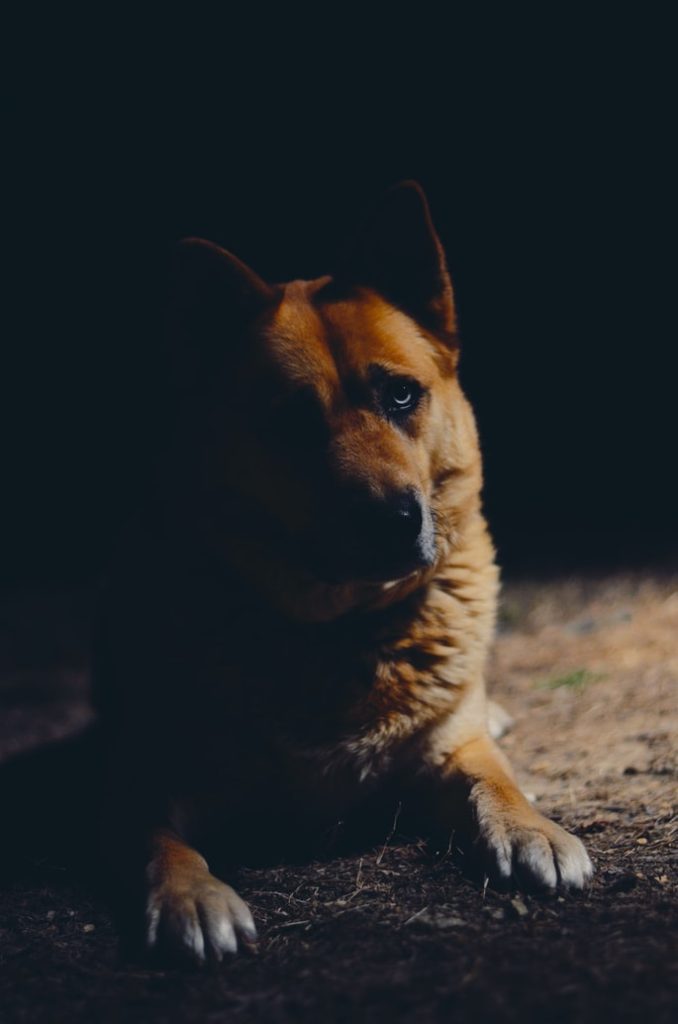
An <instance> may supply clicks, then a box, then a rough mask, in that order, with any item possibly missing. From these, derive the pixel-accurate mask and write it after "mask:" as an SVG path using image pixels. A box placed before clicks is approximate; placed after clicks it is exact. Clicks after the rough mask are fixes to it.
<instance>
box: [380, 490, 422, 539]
mask: <svg viewBox="0 0 678 1024" xmlns="http://www.w3.org/2000/svg"><path fill="white" fill-rule="evenodd" d="M382 516H383V528H384V530H385V531H386V532H387V534H388V536H389V538H390V539H391V540H392V541H393V542H394V543H396V544H413V543H414V541H416V539H417V537H418V536H419V534H420V533H421V523H422V515H421V505H420V503H419V499H418V498H417V496H416V495H415V494H413V493H412V492H411V491H405V492H404V493H402V494H399V495H397V497H395V498H392V499H390V500H388V501H386V502H385V503H384V510H383V513H382Z"/></svg>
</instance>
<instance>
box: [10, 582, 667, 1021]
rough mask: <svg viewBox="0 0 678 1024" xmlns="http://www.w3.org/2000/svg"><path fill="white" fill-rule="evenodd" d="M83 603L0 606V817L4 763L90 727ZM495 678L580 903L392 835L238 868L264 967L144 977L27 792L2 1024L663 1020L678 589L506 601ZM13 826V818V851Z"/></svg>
mask: <svg viewBox="0 0 678 1024" xmlns="http://www.w3.org/2000/svg"><path fill="white" fill-rule="evenodd" d="M88 604H89V598H88V595H86V594H70V595H63V594H42V595H36V594H35V593H25V594H23V595H22V594H16V593H15V594H11V595H6V596H5V598H4V599H3V600H2V602H0V710H1V711H2V714H1V716H0V754H2V755H3V757H4V760H5V762H6V765H5V767H4V768H0V789H2V784H3V779H4V782H5V786H4V792H5V794H8V793H9V795H8V796H7V800H8V801H9V803H11V798H12V794H11V793H10V792H9V790H11V787H12V780H13V779H14V778H15V777H14V776H13V775H12V771H13V763H14V762H13V761H12V758H13V757H14V755H16V754H18V753H20V752H21V751H25V750H27V749H29V748H36V747H38V746H40V745H41V744H44V743H45V742H46V741H48V740H51V739H56V738H60V737H63V736H69V735H71V734H73V733H74V732H77V731H78V730H79V729H81V728H82V727H83V726H84V725H86V724H87V722H88V721H89V718H90V712H89V709H88V706H87V696H86V685H87V684H86V676H87V673H86V658H85V656H84V654H83V651H84V649H85V646H84V637H85V636H86V621H87V607H88ZM490 680H491V690H492V693H493V695H494V696H495V697H496V698H498V699H499V700H500V702H501V703H502V704H503V705H504V707H505V708H506V709H508V710H509V711H510V713H511V714H512V715H513V716H514V718H515V725H514V727H513V729H512V731H511V732H510V733H509V734H508V735H507V736H505V737H504V739H503V740H502V744H503V746H504V748H505V749H506V751H507V752H508V753H509V755H510V757H511V760H512V761H513V764H514V765H515V767H516V770H517V773H518V776H519V778H520V781H521V783H522V785H523V787H524V789H525V791H526V792H528V793H530V794H533V795H534V798H535V799H536V802H537V806H538V807H539V808H540V809H541V810H543V811H544V812H545V813H547V814H549V815H551V816H553V817H555V818H556V819H557V820H559V821H560V822H562V823H563V824H564V825H565V826H567V827H568V828H570V829H572V830H573V831H574V832H576V833H577V834H578V835H580V836H582V838H584V840H585V842H586V843H587V845H588V848H589V851H590V853H591V855H592V857H593V859H594V861H595V864H596V869H597V870H596V875H595V878H594V880H593V883H592V884H591V886H590V888H589V889H588V890H587V891H586V892H585V893H584V894H583V895H579V896H574V895H562V896H552V897H546V896H541V897H535V896H526V895H519V894H516V893H513V892H508V893H496V892H493V891H492V890H490V889H484V887H483V885H482V881H477V880H476V881H473V880H470V879H469V878H468V876H467V875H465V874H464V873H463V868H464V864H463V860H462V858H461V857H460V855H459V854H458V852H457V851H456V850H455V849H454V845H453V844H452V846H451V848H450V849H449V850H444V851H431V850H429V849H427V848H426V847H425V846H424V844H423V843H420V842H416V841H415V842H411V841H410V842H407V841H406V840H405V839H404V838H403V837H400V836H399V835H398V833H397V832H396V833H395V834H394V835H393V836H390V837H389V836H384V840H383V842H382V843H381V844H380V845H379V846H378V847H376V848H374V849H368V850H365V851H363V852H362V853H361V854H359V855H356V856H351V857H340V858H337V859H335V860H329V861H325V862H322V863H311V864H304V865H295V866H281V867H276V868H269V869H265V870H263V869H262V870H259V869H257V870H244V871H242V872H241V874H240V877H239V879H238V885H239V888H240V891H241V893H242V894H243V896H244V897H245V898H246V899H247V900H248V901H249V903H250V905H251V906H252V909H253V911H254V913H255V916H256V918H257V921H258V924H259V927H260V932H261V937H262V942H261V951H260V954H259V955H258V956H257V957H243V958H239V959H236V960H233V961H231V962H230V963H228V964H225V965H223V966H222V968H221V969H219V970H218V971H215V972H207V971H205V972H197V973H192V972H189V971H183V970H162V971H157V970H151V969H150V968H148V967H147V966H145V965H143V964H140V963H138V962H134V961H131V960H129V959H126V958H125V956H124V955H123V954H122V953H121V952H120V949H119V943H118V939H117V934H116V929H115V927H114V925H113V923H112V918H111V913H110V910H109V908H108V906H107V903H106V901H105V899H104V898H103V897H101V896H100V895H98V894H97V890H96V887H95V886H92V884H91V879H89V880H88V879H86V878H85V877H84V876H83V875H79V874H78V871H77V870H74V869H72V868H71V869H70V870H67V867H66V862H65V859H64V858H62V859H60V855H59V854H58V853H54V852H52V851H51V844H50V842H49V839H50V838H51V836H48V835H47V834H46V833H47V832H51V831H59V829H61V831H67V830H68V826H67V825H66V824H65V818H64V817H62V816H61V812H60V810H59V809H58V808H57V812H56V813H55V814H54V820H55V821H56V822H57V825H56V826H54V825H47V824H45V823H44V822H46V821H47V818H45V819H43V818H41V817H40V813H38V812H37V810H36V811H35V813H33V812H32V810H31V809H32V808H33V806H34V805H32V804H31V799H32V798H31V797H29V796H27V794H28V793H29V792H30V791H29V790H28V789H26V790H22V791H21V803H22V806H23V810H24V813H25V812H26V806H27V805H28V806H29V810H30V813H29V817H30V818H31V824H32V825H33V826H35V828H34V832H35V838H34V839H33V848H32V849H31V850H30V851H29V853H28V855H26V854H25V853H24V854H22V855H21V858H20V859H19V860H20V863H19V867H20V870H18V871H17V870H16V862H15V861H12V871H11V872H9V871H7V872H6V873H5V875H6V877H5V879H4V883H3V885H2V891H1V892H0V908H1V911H2V913H1V918H0V1019H2V1020H3V1021H8V1022H9V1021H20V1020H21V1021H23V1020H31V1021H37V1020H44V1021H72V1020H85V1019H87V1020H90V1019H92V1020H97V1021H117V1020H122V1019H125V1020H129V1019H135V1018H138V1019H140V1020H144V1021H153V1022H155V1021H179V1020H205V1021H210V1022H212V1021H214V1022H218V1021H230V1020H233V1021H252V1022H259V1021H261V1022H264V1021H265V1022H290V1021H295V1022H296V1021H299V1022H306V1021H308V1022H313V1024H320V1022H325V1021H368V1020H370V1021H382V1020H383V1021H389V1022H398V1021H417V1022H418V1021H422V1022H424V1021H438V1020H441V1021H443V1020H444V1021H456V1020H460V1021H467V1020H474V1021H483V1020H497V1021H519V1020H520V1021H525V1020H540V1021H545V1022H549V1024H550V1022H552V1021H578V1022H579V1021H593V1020H595V1021H601V1020H602V1021H606V1020H610V1021H612V1020H614V1021H635V1020H640V1019H643V1018H647V1020H648V1021H650V1020H651V1021H652V1022H653V1024H654V1022H658V1021H665V1020H666V1021H668V1020H669V1019H673V1020H675V1019H678V872H677V866H678V865H677V860H678V858H677V855H676V850H677V841H678V817H676V809H675V802H676V795H677V786H676V772H677V751H678V577H669V576H659V575H657V574H654V575H652V576H650V575H643V574H637V575H633V576H631V575H625V576H617V577H608V578H605V579H597V580H594V579H584V578H573V579H570V580H561V581H555V582H553V581H552V582H548V583H544V582H541V583H539V582H533V583H526V582H525V583H515V584H512V585H510V586H508V587H507V588H506V591H505V595H504V601H503V612H502V621H501V628H500V635H499V638H498V642H497V645H496V650H495V653H494V655H493V658H492V663H491V666H490ZM85 774H86V773H85V771H84V769H82V767H80V768H77V769H76V770H75V772H74V774H72V775H71V776H70V778H71V779H73V778H74V777H77V778H78V779H80V778H81V776H83V775H85ZM41 778H42V776H41ZM7 780H9V782H8V781H7ZM69 792H70V790H69ZM14 795H15V796H16V793H15V794H14ZM62 795H63V794H62ZM57 803H58V801H57ZM36 806H37V805H36ZM52 810H53V811H54V808H52ZM90 810H91V808H90ZM3 818H4V820H5V822H6V823H8V818H7V815H6V814H4V813H3ZM59 823H60V824H59ZM80 824H82V822H80ZM11 831H12V828H11V819H10V824H9V827H8V829H7V831H6V833H5V840H4V842H9V840H10V839H11V838H12V837H11V836H10V832H11ZM61 838H63V836H62V837H61ZM62 860H63V862H62Z"/></svg>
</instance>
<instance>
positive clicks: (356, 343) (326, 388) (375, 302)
mask: <svg viewBox="0 0 678 1024" xmlns="http://www.w3.org/2000/svg"><path fill="white" fill-rule="evenodd" d="M327 280H328V279H327V278H323V279H319V280H317V281H293V282H291V283H290V284H287V285H285V286H284V292H283V297H282V300H281V302H280V303H279V305H278V306H277V308H276V310H275V312H274V314H273V316H272V318H271V320H270V322H269V323H268V324H267V325H266V328H265V331H264V337H265V341H266V347H267V349H268V351H269V352H270V354H271V355H272V357H273V358H274V360H275V362H276V363H277V364H278V366H280V367H281V368H282V369H283V371H284V373H285V375H286V376H287V377H288V378H289V379H290V380H291V381H293V382H295V383H298V384H310V385H312V386H314V387H316V389H320V390H321V391H322V392H325V393H327V394H328V397H329V394H330V393H331V392H333V391H334V390H335V388H337V387H339V386H340V383H341V380H342V379H346V378H347V377H350V376H358V377H362V376H364V375H365V373H366V372H367V370H368V367H370V366H372V365H374V364H378V365H381V366H383V367H384V368H385V369H387V370H389V371H391V372H392V373H400V374H405V375H409V376H414V377H416V378H417V379H418V380H419V381H420V382H421V383H422V384H423V385H424V386H429V385H431V384H432V383H433V382H434V381H435V379H436V377H438V376H439V369H438V364H437V362H436V358H435V351H434V349H433V347H432V344H431V341H430V340H429V339H428V338H427V337H426V336H425V334H424V333H423V332H422V331H420V330H419V328H418V327H417V325H416V324H415V322H414V321H413V320H411V319H410V318H409V317H408V316H406V315H405V314H404V313H402V312H400V310H398V309H396V308H395V307H394V306H392V305H390V303H388V302H387V301H386V300H385V299H382V298H381V297H380V296H379V295H377V294H376V293H375V292H372V291H369V290H367V289H362V290H360V291H357V292H355V293H354V294H352V295H351V297H350V298H344V299H341V300H339V301H337V300H335V299H333V300H330V301H327V300H326V299H324V298H323V293H324V288H323V285H325V284H326V283H327Z"/></svg>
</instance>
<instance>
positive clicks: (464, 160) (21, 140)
mask: <svg viewBox="0 0 678 1024" xmlns="http://www.w3.org/2000/svg"><path fill="white" fill-rule="evenodd" d="M255 17H256V19H258V23H257V24H254V23H250V24H249V25H247V26H243V25H235V24H234V23H233V24H231V25H229V26H226V27H217V26H216V25H209V24H202V25H200V26H199V29H196V26H191V28H190V29H188V28H185V26H183V25H182V23H181V22H180V21H177V22H175V23H174V24H173V25H171V26H169V27H168V26H167V25H166V24H159V23H158V24H155V23H153V24H151V23H150V22H149V24H145V25H141V24H140V23H134V24H132V23H128V24H122V23H120V22H117V23H113V22H112V21H111V22H108V23H103V22H101V23H96V24H95V23H90V24H83V23H82V22H78V23H77V24H76V23H75V22H74V23H73V24H70V25H69V24H65V23H64V22H63V20H60V21H59V23H58V24H56V23H55V24H52V25H50V24H44V23H43V24H42V25H41V31H40V34H39V38H38V36H37V35H36V34H31V30H29V32H28V34H27V35H26V34H25V33H24V34H23V35H22V37H21V46H20V47H19V49H18V52H19V59H18V60H17V61H16V66H15V68H14V70H13V73H12V75H11V92H12V96H13V101H14V102H13V105H12V110H13V115H12V121H11V124H10V125H9V126H8V133H7V135H6V139H5V141H6V143H7V145H6V146H5V167H6V170H8V171H9V173H10V178H11V185H10V186H9V187H8V188H7V190H6V194H5V200H6V204H5V217H4V222H5V252H6V255H7V257H8V259H7V264H8V266H7V271H6V273H5V284H6V289H7V291H6V300H5V302H4V309H5V316H4V321H5V322H4V329H3V332H2V333H3V341H2V349H3V361H4V362H5V367H6V368H5V370H4V372H3V374H2V383H3V391H4V392H5V394H4V398H3V402H2V413H3V419H4V421H5V422H4V424H3V440H4V442H5V444H6V452H5V454H3V464H2V507H3V513H4V518H5V525H4V527H3V530H2V535H1V543H2V551H1V552H0V565H1V566H2V572H3V576H4V577H6V578H7V579H8V580H9V581H22V580H23V581H33V580H44V581H67V580H80V579H85V580H87V579H92V578H94V577H95V576H96V575H97V574H98V573H99V572H100V571H101V570H102V568H103V566H105V564H106V560H107V557H108V556H109V554H110V552H111V550H112V547H113V543H114V540H115V536H116V533H117V531H118V530H119V529H120V526H121V524H122V523H124V521H125V519H126V517H127V516H128V515H129V513H130V512H131V511H132V510H133V509H134V506H135V502H136V501H137V500H138V495H139V494H140V493H141V490H142V488H143V482H144V479H145V478H146V476H147V475H148V472H149V467H150V465H151V464H152V460H153V452H154V450H155V449H156V447H157V444H158V442H159V440H160V439H161V437H162V431H163V422H164V419H163V417H164V414H165V409H164V404H163V402H164V397H165V395H166V387H165V383H164V380H165V378H164V373H165V358H166V351H165V344H164V339H163V336H162V295H163V287H164V282H165V273H166V265H167V258H168V253H169V251H170V249H171V246H172V243H173V242H174V241H175V240H177V239H179V238H181V237H182V236H184V235H187V234H198V235H204V236H206V237H208V238H211V239H213V240H216V241H218V242H220V243H221V244H223V245H224V246H226V247H227V248H229V249H231V250H233V251H234V252H235V253H236V254H238V255H239V256H240V257H241V258H242V259H244V260H245V261H247V262H250V263H251V264H252V265H253V266H254V267H255V268H256V269H257V270H258V271H259V272H260V273H261V274H262V275H263V276H267V277H269V278H271V279H278V280H283V279H289V278H292V277H308V276H316V275H318V274H321V273H324V272H327V271H328V270H331V267H332V259H333V256H334V253H335V252H336V250H337V248H338V247H339V246H340V244H341V241H342V238H343V236H344V233H345V231H346V230H347V227H348V226H349V225H350V223H351V222H353V221H354V220H355V219H356V217H357V216H358V215H359V214H360V211H361V210H362V209H364V208H365V207H367V206H369V203H370V202H371V201H373V200H374V199H375V198H377V197H378V195H379V194H380V193H381V191H382V190H383V189H384V188H386V187H388V186H389V185H391V184H393V183H394V182H396V181H398V180H400V179H402V178H405V177H410V178H411V177H413V178H416V179H418V180H419V181H420V182H421V183H422V184H423V186H424V188H425V189H426V191H427V194H428V196H429V200H430V204H431V207H432V211H433V215H434V220H435V222H436V225H437V227H438V229H439V232H440V235H441V237H442V239H443V242H444V244H445V247H446V251H447V253H448V257H449V263H450V268H451V271H452V275H453V280H454V283H455V288H456V294H457V301H458V306H459V311H460V318H461V327H462V338H463V342H464V352H463V363H462V379H463V383H464V385H465V387H466V390H467V392H468V394H469V396H470V397H471V399H472V401H473V403H474V406H475V408H476V411H477V415H478V419H479V424H480V428H481V435H482V439H483V445H484V452H485V464H486V478H487V489H486V499H487V509H488V513H489V517H490V521H491V524H492V528H493V531H494V533H495V535H496V538H497V540H498V544H499V552H500V560H501V561H502V563H504V564H505V565H507V566H509V567H510V568H514V569H519V570H520V569H534V568H539V567H549V566H556V565H558V566H562V567H569V566H574V565H576V566H578V567H586V566H590V567H593V568H595V567H596V566H598V565H603V564H606V565H607V564H612V565H616V564H628V563H630V562H639V561H640V562H642V561H648V560H649V561H653V562H659V563H665V562H666V560H667V559H669V558H670V557H672V553H673V554H675V548H676V544H675V541H676V530H675V524H676V507H675V504H674V501H673V493H672V491H673V486H672V485H673V476H674V475H675V465H674V463H675V452H674V449H675V439H676V426H675V399H674V387H673V380H672V378H671V375H670V372H669V367H670V356H671V354H672V350H673V348H674V345H675V328H674V317H673V311H672V309H671V308H670V305H669V297H668V296H669V286H670V285H671V284H672V278H671V274H670V272H669V270H668V269H667V268H668V267H669V265H670V264H669V261H668V256H669V251H670V248H671V244H672V242H671V232H670V230H669V228H668V227H667V222H668V216H669V198H670V191H671V190H670V188H669V182H670V180H671V174H670V171H669V170H668V169H667V166H666V162H667V159H668V152H669V148H670V145H669V142H670V135H671V131H670V128H669V126H670V123H671V122H670V114H669V110H668V104H667V102H666V98H665V97H666V96H667V88H668V83H667V81H666V78H665V73H664V68H665V63H664V59H663V56H662V52H661V32H659V31H657V32H652V31H650V32H649V33H648V27H649V21H646V22H645V23H644V24H643V25H640V26H639V25H636V24H635V23H634V22H633V21H632V20H631V17H630V16H629V20H628V21H626V22H624V23H621V22H620V21H619V17H618V16H617V20H616V21H615V22H607V21H605V22H604V23H603V20H602V19H601V23H600V24H594V23H593V21H592V18H591V17H590V16H589V17H588V18H587V19H586V20H584V19H582V20H577V18H576V17H575V16H571V17H570V20H565V19H564V17H563V18H562V19H561V20H560V21H559V22H557V23H556V22H555V21H554V22H552V23H548V24H547V23H546V22H535V20H534V17H533V16H531V15H530V16H528V15H524V16H523V19H524V20H523V21H522V22H520V21H518V20H516V18H517V16H516V15H512V16H511V19H510V20H509V19H508V16H505V19H506V20H505V21H504V22H497V21H496V20H491V19H490V18H489V15H487V16H486V20H483V18H484V17H485V16H483V17H481V18H479V22H478V23H477V24H475V25H474V26H473V27H472V29H470V28H469V27H468V26H462V25H457V27H456V30H454V31H452V30H450V29H449V27H448V26H445V27H444V26H443V25H442V24H438V23H436V22H435V21H434V20H431V21H424V18H423V15H422V16H421V17H420V18H419V20H418V21H416V22H412V21H411V20H408V19H406V18H404V19H403V20H402V21H401V22H399V23H398V24H395V23H393V24H392V23H389V24H388V25H377V26H376V27H374V26H367V25H366V23H365V22H364V21H360V20H355V21H349V20H348V15H346V18H347V21H346V23H342V24H341V25H337V24H335V23H334V15H333V14H331V13H330V12H328V14H327V22H326V23H324V24H320V23H318V24H317V25H313V24H311V23H309V22H308V20H304V18H302V17H301V16H300V17H299V19H298V22H296V23H294V24H291V23H286V24H285V25H284V26H283V25H282V24H272V23H271V22H270V20H269V19H268V17H267V16H264V14H263V13H260V14H258V15H256V16H255ZM283 28H284V29H285V32H284V34H283V35H281V34H280V32H281V31H282V29H283ZM169 29H171V31H169ZM309 30H311V34H310V35H309V34H308V33H309Z"/></svg>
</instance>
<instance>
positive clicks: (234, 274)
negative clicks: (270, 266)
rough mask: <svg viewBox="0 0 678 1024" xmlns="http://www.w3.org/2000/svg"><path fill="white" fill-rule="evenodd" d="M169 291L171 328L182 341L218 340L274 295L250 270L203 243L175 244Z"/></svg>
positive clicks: (199, 239)
mask: <svg viewBox="0 0 678 1024" xmlns="http://www.w3.org/2000/svg"><path fill="white" fill-rule="evenodd" d="M171 290H172V294H171V300H170V315H171V317H172V320H173V325H172V326H173V327H174V328H175V329H178V331H179V332H180V333H181V334H183V335H185V336H189V335H200V336H209V335H216V334H222V335H223V333H224V332H225V331H227V330H228V329H229V328H237V327H242V326H244V325H245V324H246V323H247V322H248V321H249V320H251V319H252V318H253V317H254V316H256V314H257V313H259V312H261V310H263V309H264V308H265V307H266V306H267V305H268V304H270V303H271V302H272V301H273V299H274V296H275V291H274V289H273V288H271V287H270V286H269V285H267V284H266V283H265V282H264V281H262V279H261V278H260V277H259V276H258V275H257V274H255V272H254V271H253V270H250V268H249V267H247V266H246V265H245V264H244V263H242V262H241V261H240V260H239V259H237V258H236V257H235V256H232V255H231V253H230V252H226V250H225V249H221V248H220V247H219V246H218V245H214V243H213V242H207V241H205V240H204V239H202V238H185V239H184V240H183V241H182V242H179V244H178V245H177V247H176V252H175V254H174V264H173V268H172V280H171Z"/></svg>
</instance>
